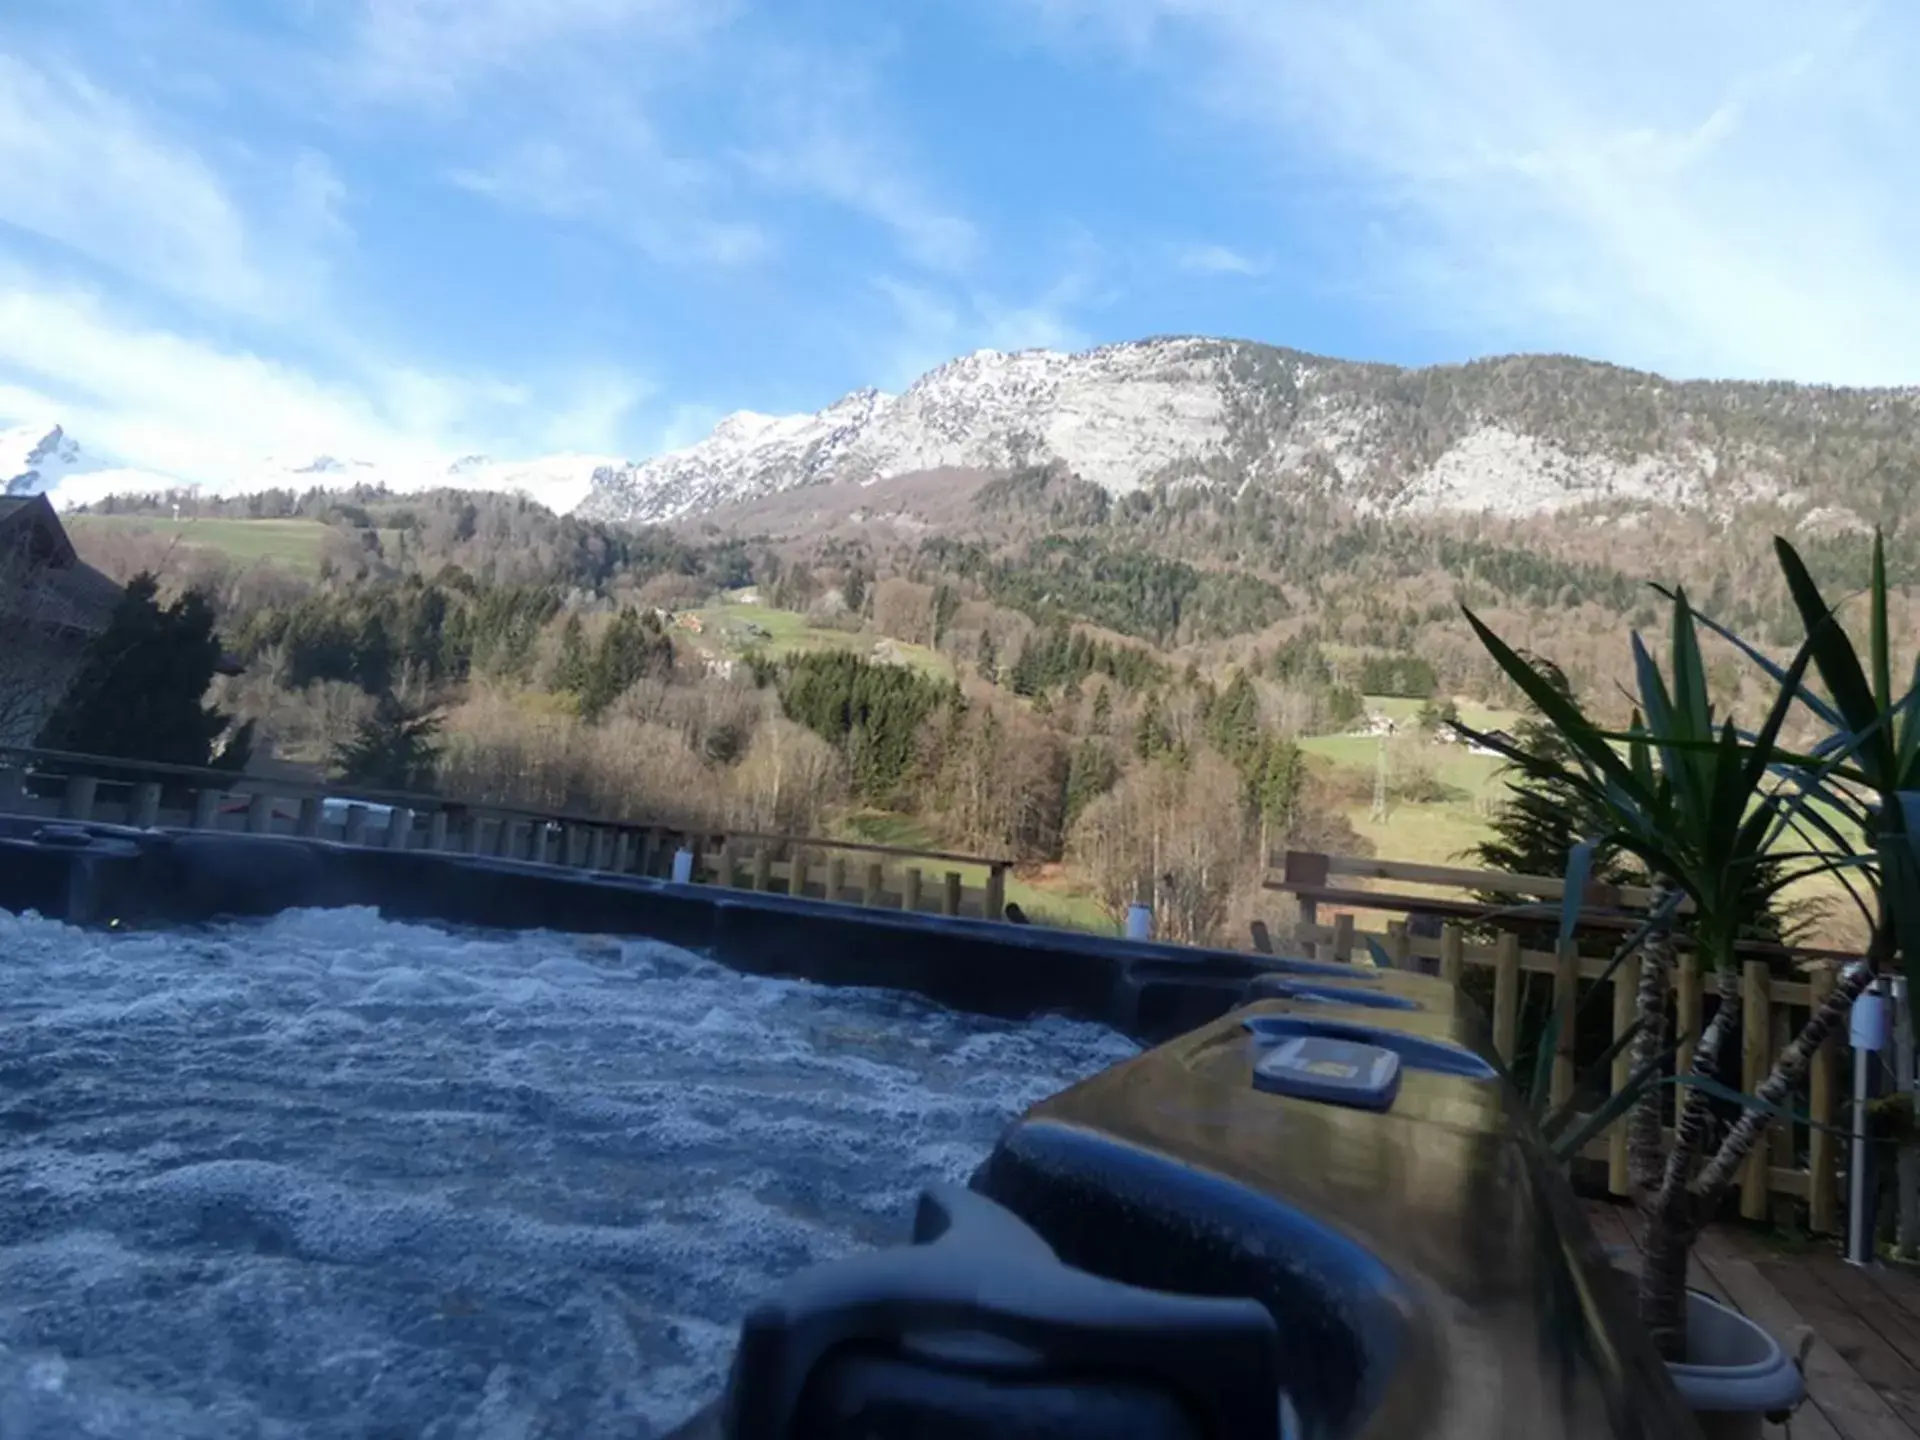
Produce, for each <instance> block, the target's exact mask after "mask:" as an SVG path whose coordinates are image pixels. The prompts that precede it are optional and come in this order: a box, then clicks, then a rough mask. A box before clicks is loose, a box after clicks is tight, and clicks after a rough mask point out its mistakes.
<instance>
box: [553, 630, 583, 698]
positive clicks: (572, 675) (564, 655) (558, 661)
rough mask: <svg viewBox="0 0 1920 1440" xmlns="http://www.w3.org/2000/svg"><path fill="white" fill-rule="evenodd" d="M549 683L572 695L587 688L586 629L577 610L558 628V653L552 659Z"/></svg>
mask: <svg viewBox="0 0 1920 1440" xmlns="http://www.w3.org/2000/svg"><path fill="white" fill-rule="evenodd" d="M550 683H551V684H552V686H553V688H554V689H555V690H565V691H568V692H569V693H571V694H574V695H578V694H580V692H581V691H583V690H585V689H586V688H587V629H586V626H585V625H584V624H583V623H582V622H581V619H580V612H579V611H577V610H576V611H574V612H573V613H572V614H570V615H568V616H567V623H566V624H565V625H563V626H561V627H560V653H559V654H558V655H556V656H555V657H554V662H553V676H552V680H551V682H550Z"/></svg>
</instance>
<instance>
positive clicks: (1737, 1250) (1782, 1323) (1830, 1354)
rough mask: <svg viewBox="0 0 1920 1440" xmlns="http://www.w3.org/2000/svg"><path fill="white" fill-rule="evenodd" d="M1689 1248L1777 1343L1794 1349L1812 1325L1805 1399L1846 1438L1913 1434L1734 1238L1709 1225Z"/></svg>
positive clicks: (1906, 1438)
mask: <svg viewBox="0 0 1920 1440" xmlns="http://www.w3.org/2000/svg"><path fill="white" fill-rule="evenodd" d="M1694 1253H1695V1255H1696V1256H1698V1257H1699V1258H1700V1260H1701V1261H1702V1263H1703V1264H1705V1265H1706V1267H1707V1268H1708V1269H1709V1270H1711V1271H1712V1272H1713V1274H1714V1276H1715V1278H1716V1279H1718V1280H1719V1282H1720V1283H1721V1285H1722V1286H1723V1287H1725V1289H1726V1291H1727V1294H1728V1295H1729V1296H1730V1297H1731V1299H1732V1302H1733V1304H1734V1305H1735V1306H1736V1307H1737V1308H1738V1309H1739V1310H1740V1313H1741V1314H1743V1315H1745V1316H1746V1317H1747V1318H1748V1319H1750V1320H1753V1321H1755V1322H1756V1323H1757V1324H1760V1325H1762V1326H1764V1327H1766V1329H1767V1331H1768V1333H1770V1334H1771V1335H1772V1336H1773V1337H1774V1338H1775V1339H1776V1340H1778V1341H1780V1343H1781V1344H1783V1345H1785V1346H1787V1347H1788V1348H1789V1349H1794V1348H1796V1347H1797V1346H1798V1343H1799V1337H1800V1335H1801V1333H1802V1332H1803V1331H1805V1330H1813V1334H1814V1340H1813V1344H1812V1346H1811V1347H1810V1348H1809V1349H1808V1351H1807V1359H1806V1377H1807V1393H1808V1402H1807V1404H1808V1405H1811V1406H1815V1407H1817V1408H1818V1409H1819V1410H1820V1411H1821V1413H1822V1414H1824V1415H1825V1416H1826V1418H1827V1419H1828V1420H1830V1421H1832V1422H1833V1425H1834V1427H1835V1428H1836V1429H1837V1430H1839V1431H1840V1433H1841V1434H1842V1435H1843V1436H1844V1437H1846V1440H1914V1432H1913V1431H1912V1430H1911V1429H1909V1428H1908V1426H1907V1425H1906V1423H1905V1422H1904V1421H1903V1420H1902V1419H1901V1418H1900V1417H1899V1416H1898V1415H1897V1414H1895V1413H1894V1410H1893V1408H1892V1407H1891V1406H1890V1405H1888V1403H1887V1402H1886V1400H1885V1399H1884V1398H1883V1397H1882V1396H1881V1395H1880V1393H1879V1392H1878V1391H1877V1390H1875V1389H1874V1388H1873V1387H1872V1386H1871V1385H1869V1384H1868V1383H1867V1382H1866V1381H1865V1380H1863V1379H1862V1378H1861V1377H1860V1375H1859V1373H1858V1372H1857V1371H1855V1370H1854V1368H1853V1366H1852V1365H1851V1364H1849V1363H1848V1362H1847V1360H1846V1358H1845V1357H1843V1356H1842V1355H1841V1354H1840V1353H1839V1351H1837V1350H1836V1349H1835V1348H1834V1347H1833V1345H1832V1344H1831V1343H1829V1341H1828V1340H1827V1338H1826V1337H1825V1336H1823V1335H1822V1334H1820V1332H1819V1331H1818V1330H1817V1329H1815V1328H1814V1327H1813V1326H1812V1325H1810V1324H1809V1322H1808V1319H1807V1317H1805V1316H1803V1315H1802V1314H1801V1313H1800V1312H1799V1310H1797V1309H1796V1308H1795V1307H1794V1305H1793V1304H1792V1303H1791V1302H1790V1301H1789V1300H1788V1299H1787V1298H1786V1297H1785V1296H1783V1295H1782V1294H1781V1293H1780V1292H1779V1290H1777V1289H1776V1288H1775V1287H1774V1285H1773V1282H1772V1281H1771V1280H1769V1279H1768V1277H1767V1276H1766V1275H1765V1274H1764V1273H1763V1272H1762V1271H1761V1269H1760V1267H1759V1266H1757V1265H1755V1264H1754V1263H1753V1261H1752V1260H1750V1259H1748V1258H1747V1256H1746V1255H1745V1254H1743V1253H1742V1250H1741V1247H1740V1245H1739V1243H1738V1242H1737V1241H1734V1240H1732V1239H1730V1238H1729V1237H1728V1236H1726V1235H1725V1234H1723V1233H1722V1232H1721V1231H1718V1230H1708V1231H1707V1232H1706V1233H1705V1234H1703V1235H1702V1236H1701V1237H1700V1239H1699V1241H1698V1242H1696V1244H1695V1247H1694ZM1806 1408H1807V1407H1806V1406H1802V1407H1801V1410H1802V1414H1801V1415H1800V1416H1796V1417H1795V1429H1796V1430H1798V1429H1799V1428H1800V1425H1801V1424H1802V1423H1803V1422H1804V1420H1805V1419H1806V1416H1805V1411H1806Z"/></svg>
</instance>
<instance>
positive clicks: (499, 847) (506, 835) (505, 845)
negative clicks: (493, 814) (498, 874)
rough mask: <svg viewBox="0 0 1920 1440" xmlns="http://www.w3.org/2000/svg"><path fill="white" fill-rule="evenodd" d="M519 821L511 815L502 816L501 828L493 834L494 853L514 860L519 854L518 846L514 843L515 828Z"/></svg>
mask: <svg viewBox="0 0 1920 1440" xmlns="http://www.w3.org/2000/svg"><path fill="white" fill-rule="evenodd" d="M519 823H520V822H519V821H517V820H515V819H514V818H513V817H512V816H511V815H502V816H501V817H500V828H499V829H498V830H496V831H495V832H494V835H493V853H494V854H495V855H497V856H499V857H500V858H501V859H502V860H512V859H515V858H517V856H518V847H517V846H516V845H515V844H514V833H513V832H514V830H515V829H516V828H517V827H518V825H519Z"/></svg>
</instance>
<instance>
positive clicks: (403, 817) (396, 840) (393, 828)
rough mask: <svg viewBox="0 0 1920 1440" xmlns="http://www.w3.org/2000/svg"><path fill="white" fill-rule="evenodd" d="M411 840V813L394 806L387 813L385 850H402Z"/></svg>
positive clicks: (408, 810) (404, 807) (401, 806)
mask: <svg viewBox="0 0 1920 1440" xmlns="http://www.w3.org/2000/svg"><path fill="white" fill-rule="evenodd" d="M412 839H413V811H412V810H410V809H408V808H407V807H406V806H405V805H395V806H394V807H393V808H392V809H390V810H389V811H387V849H389V850H404V849H406V848H407V844H408V842H409V841H411V840H412Z"/></svg>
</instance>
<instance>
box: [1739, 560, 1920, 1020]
mask: <svg viewBox="0 0 1920 1440" xmlns="http://www.w3.org/2000/svg"><path fill="white" fill-rule="evenodd" d="M1773 547H1774V554H1775V556H1776V557H1777V558H1778V560H1779V562H1780V570H1781V573H1782V574H1783V575H1784V576H1785V578H1786V582H1787V589H1788V592H1789V593H1790V594H1791V595H1792V597H1793V603H1794V608H1795V609H1797V610H1798V611H1799V612H1800V618H1801V621H1802V623H1803V624H1804V625H1805V626H1806V631H1807V642H1806V643H1807V648H1808V649H1809V650H1810V651H1811V654H1812V658H1813V666H1814V669H1815V670H1816V671H1817V672H1818V674H1819V676H1820V681H1821V684H1822V685H1823V686H1824V687H1825V691H1826V693H1825V694H1824V695H1823V694H1820V693H1818V692H1817V691H1816V690H1814V688H1813V687H1812V686H1811V685H1809V684H1807V683H1805V682H1806V676H1805V675H1804V673H1789V671H1788V670H1787V669H1785V668H1783V667H1782V666H1780V665H1779V664H1777V663H1776V662H1774V661H1772V660H1770V659H1768V658H1767V657H1766V656H1765V655H1763V654H1761V653H1760V651H1759V650H1758V649H1756V648H1755V647H1754V646H1752V645H1750V644H1748V643H1747V642H1746V641H1745V640H1743V639H1741V638H1740V637H1739V636H1738V635H1736V634H1734V633H1733V632H1732V631H1731V630H1729V629H1728V628H1727V627H1725V626H1724V625H1721V624H1719V623H1717V622H1716V621H1714V620H1712V619H1710V618H1708V617H1705V616H1702V617H1701V623H1702V624H1704V625H1706V626H1707V627H1708V628H1709V629H1711V630H1713V631H1714V633H1716V634H1718V635H1720V636H1721V637H1723V638H1724V639H1726V640H1727V641H1729V642H1730V643H1732V644H1733V645H1734V646H1736V647H1737V648H1739V649H1740V650H1741V651H1742V652H1743V653H1745V654H1746V655H1747V657H1748V658H1749V659H1751V660H1753V661H1754V663H1755V664H1757V665H1758V666H1759V667H1760V668H1761V669H1762V670H1764V671H1765V672H1766V673H1767V674H1768V675H1769V676H1771V677H1772V679H1773V680H1774V682H1775V683H1776V684H1777V685H1778V686H1779V687H1780V690H1781V692H1782V693H1783V694H1787V695H1790V696H1792V697H1793V698H1794V699H1796V700H1798V701H1799V702H1800V703H1801V704H1803V705H1805V706H1806V708H1807V709H1808V710H1809V711H1810V712H1811V713H1812V714H1813V715H1814V716H1816V717H1817V718H1818V720H1819V721H1820V723H1821V724H1822V725H1823V726H1825V727H1826V730H1827V734H1826V735H1825V737H1824V738H1822V739H1821V740H1820V742H1819V743H1818V744H1816V745H1814V746H1813V747H1812V749H1811V751H1810V752H1809V753H1808V754H1806V755H1782V756H1779V757H1777V763H1778V766H1779V768H1780V769H1781V770H1782V771H1783V772H1784V773H1787V774H1789V775H1791V776H1792V778H1793V780H1794V782H1795V783H1796V784H1797V785H1798V786H1799V787H1800V788H1801V789H1802V790H1803V791H1804V793H1805V794H1806V796H1807V797H1808V799H1809V801H1811V802H1817V803H1809V804H1808V805H1806V806H1805V807H1803V809H1802V810H1801V811H1800V812H1799V813H1798V815H1797V817H1796V819H1797V823H1798V825H1799V827H1800V828H1801V829H1802V830H1803V831H1804V832H1808V833H1810V835H1811V837H1812V839H1813V840H1814V841H1815V842H1816V843H1820V844H1823V845H1825V847H1826V848H1827V849H1828V850H1829V851H1830V852H1831V853H1833V854H1834V855H1836V856H1847V855H1849V854H1851V853H1853V852H1855V851H1856V849H1858V850H1863V851H1864V857H1863V858H1865V859H1867V860H1869V861H1870V862H1871V863H1870V864H1867V865H1864V866H1862V867H1860V868H1861V870H1862V872H1863V873H1864V875H1865V877H1866V879H1867V881H1868V883H1869V885H1870V886H1871V890H1872V899H1873V903H1872V904H1871V905H1870V906H1868V907H1865V908H1867V909H1868V920H1869V923H1870V924H1871V926H1872V937H1873V938H1872V940H1871V942H1870V943H1869V945H1868V947H1867V955H1868V958H1869V960H1870V961H1872V962H1873V964H1874V966H1875V968H1876V969H1885V968H1887V967H1889V966H1890V965H1891V964H1892V963H1893V961H1894V959H1895V957H1896V955H1897V956H1899V957H1900V958H1901V960H1902V961H1903V963H1904V965H1905V967H1906V969H1907V972H1908V979H1909V983H1908V986H1907V995H1908V1001H1909V1004H1910V1005H1912V1006H1913V1007H1915V1009H1914V1013H1915V1015H1916V1016H1920V985H1916V984H1914V983H1913V981H1914V980H1915V979H1916V978H1920V974H1917V973H1916V972H1920V865H1917V864H1916V860H1915V842H1916V840H1920V657H1916V659H1915V661H1914V665H1913V669H1912V672H1911V675H1910V678H1909V680H1908V683H1907V687H1906V689H1905V690H1904V691H1902V692H1900V693H1898V694H1896V693H1895V692H1894V689H1893V663H1892V654H1891V634H1892V632H1891V626H1890V623H1889V619H1888V595H1889V587H1888V584H1887V554H1886V542H1885V538H1884V537H1883V536H1882V535H1881V534H1880V533H1879V532H1878V531H1876V532H1875V534H1874V537H1873V560H1872V566H1871V570H1870V573H1869V578H1868V584H1867V594H1866V599H1867V630H1868V637H1867V658H1866V661H1865V663H1862V661H1861V657H1860V653H1859V651H1858V650H1857V649H1856V648H1855V646H1854V643H1853V641H1852V639H1851V638H1850V637H1849V636H1848V634H1847V632H1846V629H1845V628H1844V627H1843V626H1842V625H1841V623H1840V620H1839V616H1838V614H1837V612H1836V610H1835V608H1834V607H1833V606H1832V605H1830V604H1828V602H1827V600H1826V598H1825V597H1824V596H1823V595H1821V593H1820V587H1819V586H1818V585H1817V584H1816V583H1815V582H1814V579H1813V576H1812V574H1811V573H1810V572H1809V571H1808V570H1807V567H1806V564H1805V562H1803V561H1802V560H1801V558H1800V555H1799V552H1798V551H1796V550H1795V549H1794V548H1793V546H1792V545H1791V544H1789V543H1788V542H1787V541H1786V540H1784V539H1781V538H1779V537H1775V539H1774V542H1773ZM1823 806H1824V807H1825V808H1826V809H1830V810H1832V811H1833V812H1834V813H1835V814H1837V815H1839V816H1840V817H1841V819H1842V821H1844V822H1845V823H1846V824H1847V825H1848V826H1850V827H1851V828H1852V829H1853V830H1854V831H1855V832H1856V836H1857V839H1850V838H1849V837H1848V836H1847V835H1845V834H1844V833H1842V832H1841V831H1840V830H1839V829H1838V828H1836V827H1835V825H1834V824H1833V823H1832V822H1831V821H1829V820H1828V819H1827V818H1826V816H1825V814H1823V813H1822V807H1823ZM1832 868H1833V869H1834V871H1835V873H1836V874H1838V875H1840V877H1841V878H1842V879H1843V880H1844V879H1846V878H1847V876H1846V870H1847V868H1848V867H1847V865H1846V864H1845V863H1844V862H1838V863H1836V864H1835V865H1834V866H1833V867H1832ZM1849 888H1850V889H1851V888H1852V887H1851V885H1849ZM1903 936H1905V937H1908V938H1907V940H1905V941H1904V942H1903V940H1902V937H1903Z"/></svg>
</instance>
